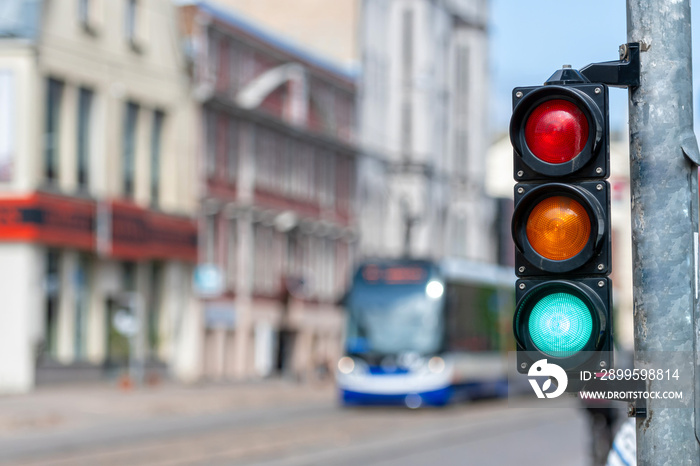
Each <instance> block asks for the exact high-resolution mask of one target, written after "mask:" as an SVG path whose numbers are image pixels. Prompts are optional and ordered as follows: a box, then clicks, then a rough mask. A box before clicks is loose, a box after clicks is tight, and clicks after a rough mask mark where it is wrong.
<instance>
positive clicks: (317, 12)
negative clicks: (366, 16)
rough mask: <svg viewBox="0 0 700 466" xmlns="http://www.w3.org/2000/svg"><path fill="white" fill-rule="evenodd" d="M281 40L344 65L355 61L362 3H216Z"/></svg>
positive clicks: (255, 0) (264, 0)
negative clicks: (279, 35) (291, 6)
mask: <svg viewBox="0 0 700 466" xmlns="http://www.w3.org/2000/svg"><path fill="white" fill-rule="evenodd" d="M216 1H217V3H219V4H221V5H225V6H228V7H231V8H233V9H235V10H236V11H238V12H239V13H240V14H243V15H245V16H246V17H248V18H250V19H252V20H253V21H255V22H256V23H259V24H261V25H263V26H264V27H266V28H269V29H271V30H273V31H278V32H280V33H282V34H284V36H285V37H288V38H289V39H291V40H293V41H295V42H297V43H299V44H302V45H303V46H304V48H308V49H309V50H313V51H315V52H318V53H320V54H322V55H324V56H327V57H331V58H333V60H335V61H337V62H338V63H341V64H343V65H345V66H351V67H355V66H356V65H358V62H359V53H358V51H359V43H358V41H357V31H358V27H359V15H360V4H361V2H362V0H331V1H328V0H293V2H294V3H293V5H294V6H293V8H290V0H216Z"/></svg>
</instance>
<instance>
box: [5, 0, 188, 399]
mask: <svg viewBox="0 0 700 466" xmlns="http://www.w3.org/2000/svg"><path fill="white" fill-rule="evenodd" d="M2 13H3V14H2V15H0V16H2V17H1V18H0V225H1V228H0V290H2V296H3V304H2V306H1V307H0V392H22V391H26V390H29V389H31V388H32V387H33V386H34V385H35V383H39V382H41V381H42V380H56V379H65V380H76V379H79V378H81V377H95V378H96V377H101V376H102V375H104V374H105V373H107V374H112V375H116V374H119V373H120V372H121V371H123V370H124V366H125V365H126V363H127V360H128V359H129V357H131V358H132V359H134V358H135V359H138V360H140V361H141V362H143V363H144V364H145V365H146V366H147V368H149V369H148V370H155V368H159V370H161V371H165V370H167V371H169V373H170V374H172V375H173V376H175V377H177V378H179V379H181V380H194V379H195V378H196V377H197V376H198V372H199V359H198V356H197V355H198V351H199V348H200V345H199V341H198V339H197V338H198V337H199V335H198V334H197V332H196V329H197V328H198V327H199V325H200V323H199V321H198V319H199V318H200V312H199V303H198V301H197V300H196V299H195V297H194V294H193V293H192V291H191V289H192V287H191V277H192V271H193V268H194V265H195V263H196V259H197V246H196V244H197V237H196V235H197V228H196V222H195V212H196V208H197V207H198V205H197V204H196V203H195V202H194V198H195V195H194V184H193V182H192V181H190V177H191V174H192V172H193V169H192V168H191V167H190V166H189V165H190V164H192V163H193V160H194V148H195V141H196V139H195V135H194V134H193V132H192V131H191V130H190V128H192V126H193V123H192V121H193V107H192V105H191V100H190V92H189V90H190V89H189V77H188V74H187V68H186V65H187V61H186V59H185V55H184V53H182V51H181V49H180V48H179V47H177V46H173V43H174V42H173V41H175V38H177V37H178V34H179V31H178V19H179V18H178V16H177V13H178V10H177V9H176V8H175V7H174V6H173V4H172V2H171V1H170V0H152V1H149V2H136V1H123V2H113V1H111V0H109V1H107V0H91V1H87V0H71V1H65V2H51V1H34V0H8V1H5V2H3V11H2ZM120 311H123V312H122V314H120V315H121V316H122V317H125V318H124V319H121V321H120V320H119V319H115V316H116V315H117V314H118V313H119V312H120ZM129 316H131V317H130V318H129ZM125 320H129V321H130V322H131V324H130V325H129V328H131V329H132V330H134V329H136V332H135V335H134V337H133V338H134V342H133V345H132V348H131V349H130V345H129V342H128V341H127V338H126V336H125V335H124V334H123V333H121V332H120V331H119V328H121V329H122V330H124V329H125V328H126V327H119V325H118V323H117V322H118V321H120V322H124V321H125ZM134 323H135V324H136V325H134ZM126 333H128V332H126ZM130 352H131V353H130Z"/></svg>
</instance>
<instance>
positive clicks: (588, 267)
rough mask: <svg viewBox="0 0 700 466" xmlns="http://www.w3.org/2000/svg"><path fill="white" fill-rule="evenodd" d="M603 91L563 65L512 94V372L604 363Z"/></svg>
mask: <svg viewBox="0 0 700 466" xmlns="http://www.w3.org/2000/svg"><path fill="white" fill-rule="evenodd" d="M608 120H609V117H608V88H607V86H606V85H605V84H602V83H591V82H589V81H588V80H587V79H586V78H585V77H584V76H583V75H581V74H580V73H579V72H578V71H576V70H573V69H570V68H565V69H562V70H560V71H558V72H557V73H555V74H554V75H553V76H552V77H551V78H550V80H548V81H547V83H545V85H544V86H533V87H520V88H516V89H514V91H513V116H512V119H511V123H510V137H511V142H512V144H513V149H514V151H513V161H514V163H513V165H514V178H515V180H516V181H518V184H517V185H516V186H515V198H514V199H515V209H514V213H513V223H512V233H513V239H514V242H515V246H516V254H515V263H516V274H517V275H518V277H519V280H518V281H517V284H516V287H517V288H516V299H517V305H516V311H515V316H514V321H513V331H514V335H515V340H516V343H517V349H518V357H517V359H518V371H520V372H522V373H527V372H528V369H529V367H530V366H531V365H532V364H533V363H534V362H535V361H538V360H539V359H543V358H546V359H548V360H551V362H553V363H555V364H557V365H559V366H560V367H562V368H563V369H564V370H566V371H569V372H573V371H579V370H584V369H586V370H599V369H600V368H601V367H610V363H611V359H612V358H611V356H612V355H611V353H612V320H611V300H612V296H611V282H610V280H609V279H608V278H607V275H608V274H609V273H610V271H611V267H610V256H611V254H610V187H609V184H608V183H607V182H606V181H605V179H606V178H607V177H608V176H609V173H610V152H609V147H610V136H609V130H608V127H609V122H608Z"/></svg>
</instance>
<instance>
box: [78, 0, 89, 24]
mask: <svg viewBox="0 0 700 466" xmlns="http://www.w3.org/2000/svg"><path fill="white" fill-rule="evenodd" d="M78 20H79V21H80V24H81V25H82V26H83V27H84V28H89V27H90V0H78Z"/></svg>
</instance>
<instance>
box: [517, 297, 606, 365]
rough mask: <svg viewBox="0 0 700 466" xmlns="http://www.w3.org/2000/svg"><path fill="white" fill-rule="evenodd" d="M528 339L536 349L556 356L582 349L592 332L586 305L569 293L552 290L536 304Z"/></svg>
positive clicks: (529, 323) (591, 321)
mask: <svg viewBox="0 0 700 466" xmlns="http://www.w3.org/2000/svg"><path fill="white" fill-rule="evenodd" d="M528 328H529V331H530V338H531V339H532V342H533V343H534V344H535V346H536V347H537V349H539V350H540V351H542V352H543V353H545V354H548V355H550V356H556V357H567V356H571V355H572V354H574V353H575V352H577V351H581V350H582V349H583V347H584V346H585V345H586V342H588V339H589V338H590V336H591V332H592V331H593V318H592V316H591V313H590V311H589V310H588V306H586V304H585V303H584V302H583V301H581V299H579V298H577V297H576V296H574V295H572V294H569V293H553V294H550V295H548V296H545V297H544V298H542V299H541V300H539V301H538V302H537V304H535V306H534V307H533V308H532V311H531V312H530V319H529V321H528Z"/></svg>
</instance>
